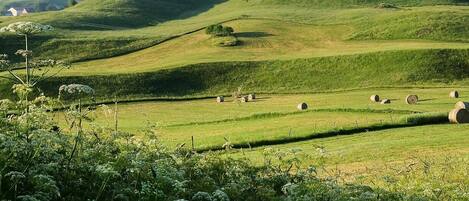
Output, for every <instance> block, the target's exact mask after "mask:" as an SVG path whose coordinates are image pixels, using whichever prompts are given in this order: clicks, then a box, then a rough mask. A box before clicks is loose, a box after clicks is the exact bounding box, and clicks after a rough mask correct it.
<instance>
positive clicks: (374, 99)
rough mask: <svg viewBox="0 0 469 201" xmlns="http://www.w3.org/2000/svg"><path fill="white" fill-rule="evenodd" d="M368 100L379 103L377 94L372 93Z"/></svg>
mask: <svg viewBox="0 0 469 201" xmlns="http://www.w3.org/2000/svg"><path fill="white" fill-rule="evenodd" d="M370 100H371V101H372V102H375V103H379V101H380V99H379V96H378V95H372V96H371V97H370Z"/></svg>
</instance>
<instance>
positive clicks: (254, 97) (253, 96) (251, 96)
mask: <svg viewBox="0 0 469 201" xmlns="http://www.w3.org/2000/svg"><path fill="white" fill-rule="evenodd" d="M248 99H249V101H253V100H255V99H256V94H249V95H248Z"/></svg>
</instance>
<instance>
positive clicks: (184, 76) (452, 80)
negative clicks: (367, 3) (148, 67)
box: [2, 49, 469, 100]
mask: <svg viewBox="0 0 469 201" xmlns="http://www.w3.org/2000/svg"><path fill="white" fill-rule="evenodd" d="M468 78H469V50H467V49H466V50H409V51H389V52H377V53H369V54H360V55H350V56H333V57H323V58H312V59H295V60H286V61H251V62H249V61H246V62H218V63H202V64H193V65H187V66H184V67H180V68H175V69H167V70H160V71H156V72H148V73H133V74H116V75H103V76H67V77H59V78H57V79H54V80H49V81H47V82H43V83H42V84H41V86H40V87H41V88H42V89H43V90H44V91H46V92H47V93H49V94H51V95H52V94H56V93H57V89H58V87H59V86H60V85H62V84H64V83H65V84H70V83H87V84H89V85H90V86H92V87H93V88H95V89H96V92H97V93H96V94H97V96H98V99H101V100H106V99H110V98H113V97H114V96H115V95H116V96H119V97H122V98H139V97H149V96H151V97H194V96H216V95H220V94H231V92H233V91H234V90H236V89H237V88H238V87H239V86H243V90H245V91H255V92H259V93H260V92H264V93H301V92H318V91H330V90H341V89H354V88H366V87H389V86H395V87H396V86H397V87H398V86H413V87H416V86H453V85H463V84H467V83H469V79H468ZM2 86H5V85H2ZM8 90H9V88H7V87H5V88H3V90H2V93H4V94H7V91H8Z"/></svg>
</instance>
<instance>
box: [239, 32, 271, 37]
mask: <svg viewBox="0 0 469 201" xmlns="http://www.w3.org/2000/svg"><path fill="white" fill-rule="evenodd" d="M235 35H236V36H237V37H243V38H261V37H268V36H274V35H273V34H270V33H266V32H240V33H236V34H235Z"/></svg>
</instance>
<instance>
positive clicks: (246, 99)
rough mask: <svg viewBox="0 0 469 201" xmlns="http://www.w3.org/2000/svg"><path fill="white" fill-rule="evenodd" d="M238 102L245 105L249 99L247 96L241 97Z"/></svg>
mask: <svg viewBox="0 0 469 201" xmlns="http://www.w3.org/2000/svg"><path fill="white" fill-rule="evenodd" d="M240 101H241V102H242V103H247V102H249V98H248V97H247V96H243V97H241V99H240Z"/></svg>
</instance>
